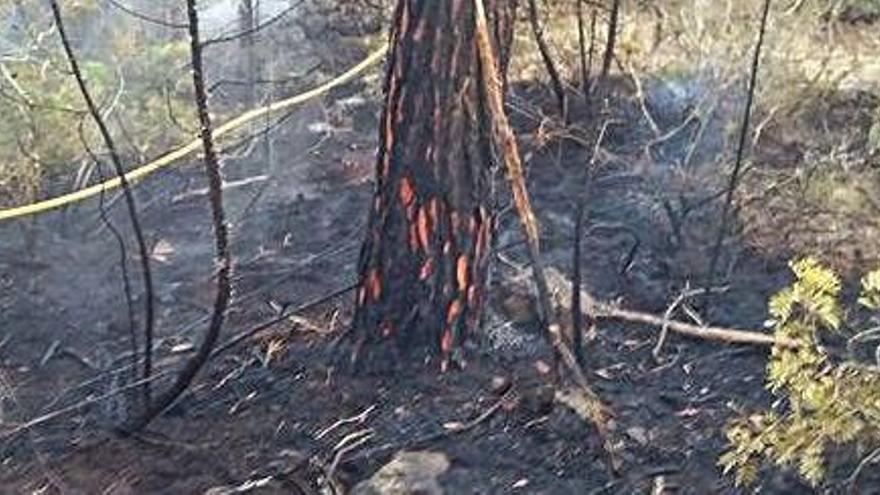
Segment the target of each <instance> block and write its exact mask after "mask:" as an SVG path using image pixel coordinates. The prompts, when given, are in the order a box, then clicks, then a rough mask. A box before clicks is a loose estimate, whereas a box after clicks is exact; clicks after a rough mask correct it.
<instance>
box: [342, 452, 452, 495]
mask: <svg viewBox="0 0 880 495" xmlns="http://www.w3.org/2000/svg"><path fill="white" fill-rule="evenodd" d="M449 465H450V463H449V459H448V458H447V457H446V455H445V454H443V453H439V452H429V451H413V452H406V451H402V452H398V453H397V454H396V455H395V456H394V458H393V459H392V460H391V462H389V463H388V464H386V465H385V466H383V467H382V468H381V469H379V470H378V471H376V474H374V475H373V476H372V477H370V478H369V479H367V480H364V481H362V482H360V483H358V484H357V485H355V487H354V488H353V489H352V490H351V494H352V495H413V494H419V495H442V494H443V493H444V491H443V488H442V487H441V486H440V483H439V481H438V480H437V478H438V477H439V476H440V475H442V474H443V473H445V472H446V471H448V470H449Z"/></svg>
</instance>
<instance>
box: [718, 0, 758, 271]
mask: <svg viewBox="0 0 880 495" xmlns="http://www.w3.org/2000/svg"><path fill="white" fill-rule="evenodd" d="M769 16H770V0H764V10H763V12H762V13H761V26H760V28H759V29H758V41H757V43H756V44H755V53H754V55H753V57H752V67H751V74H750V75H749V89H748V94H747V95H746V107H745V109H744V110H743V120H742V125H741V126H740V130H739V144H738V145H737V148H736V162H735V163H734V165H733V172H731V174H730V181H729V183H728V185H727V193H726V196H725V198H724V206H723V208H722V210H721V225H720V226H719V227H718V236H717V237H716V238H715V245H714V246H713V247H712V256H711V258H709V269H708V273H707V275H706V279H707V280H706V282H707V283H706V287H712V285H713V284H714V282H715V280H714V279H715V270H716V268H717V265H718V258H719V256H720V255H721V246H722V244H723V243H724V237H725V236H726V235H727V227H728V225H727V224H728V223H729V222H730V208H731V206H732V204H733V196H734V194H735V193H736V186H737V185H738V184H739V179H740V172H741V171H742V163H743V156H744V155H745V147H746V138H747V136H748V133H749V120H750V119H751V116H752V104H753V103H754V100H755V87H756V86H757V83H758V69H759V68H760V65H761V48H762V46H763V45H764V34H765V33H766V32H767V18H768V17H769Z"/></svg>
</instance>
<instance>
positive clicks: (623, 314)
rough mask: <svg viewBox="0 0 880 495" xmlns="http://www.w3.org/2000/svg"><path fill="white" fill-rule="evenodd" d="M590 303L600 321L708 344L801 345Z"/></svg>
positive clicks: (764, 334) (784, 339)
mask: <svg viewBox="0 0 880 495" xmlns="http://www.w3.org/2000/svg"><path fill="white" fill-rule="evenodd" d="M584 298H585V299H586V300H587V303H586V305H587V307H588V309H587V311H588V312H589V313H590V314H591V315H593V317H594V318H597V319H606V320H622V321H626V322H630V323H640V324H644V325H650V326H654V327H660V328H662V327H663V326H664V325H666V326H667V327H668V329H669V330H672V331H673V332H676V333H680V334H682V335H687V336H689V337H696V338H699V339H705V340H716V341H720V342H727V343H729V344H752V345H766V346H781V347H785V348H788V349H797V348H798V347H800V343H799V342H798V341H796V340H794V339H788V338H785V337H776V336H773V335H770V334H766V333H763V332H756V331H752V330H739V329H735V328H725V327H715V326H700V325H694V324H691V323H685V322H682V321H676V320H667V319H665V318H663V317H662V316H657V315H654V314H650V313H643V312H640V311H633V310H628V309H623V308H618V307H616V306H613V305H611V304H608V303H603V302H599V301H596V300H595V299H593V298H592V297H590V296H585V297H584Z"/></svg>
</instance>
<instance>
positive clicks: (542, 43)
mask: <svg viewBox="0 0 880 495" xmlns="http://www.w3.org/2000/svg"><path fill="white" fill-rule="evenodd" d="M529 23H530V24H531V26H532V34H533V35H534V36H535V43H537V45H538V52H539V53H540V54H541V60H543V61H544V67H545V68H546V69H547V75H548V76H549V77H550V84H551V85H552V86H553V92H554V93H555V94H556V104H557V105H558V106H559V114H560V115H561V116H562V118H563V120H567V119H568V101H567V100H566V96H565V87H564V86H563V85H562V77H560V75H559V70H558V69H557V68H556V64H555V63H554V62H553V57H551V56H550V46H548V45H547V40H546V39H544V28H543V27H542V26H541V21H540V20H539V19H538V6H537V4H536V3H535V0H529Z"/></svg>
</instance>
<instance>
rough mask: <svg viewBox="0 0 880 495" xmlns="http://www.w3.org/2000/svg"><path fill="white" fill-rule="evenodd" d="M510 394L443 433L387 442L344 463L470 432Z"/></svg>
mask: <svg viewBox="0 0 880 495" xmlns="http://www.w3.org/2000/svg"><path fill="white" fill-rule="evenodd" d="M512 394H513V388H512V387H511V389H509V390H508V391H507V392H506V393H505V394H504V395H503V396H502V397H501V398H499V399H498V400H497V401H495V403H493V404H492V405H491V406H489V407H488V408H487V409H486V410H485V411H483V412H482V413H480V415H479V416H477V417H476V418H474V419H472V420H470V421H468V422H466V423H456V424H455V425H454V426H453V427H451V428H445V429H444V430H443V431H439V432H435V433H428V434H425V435H422V436H420V437H416V438H414V439H412V440H409V441H407V442H402V443H394V442H388V443H385V444H382V445H379V446H377V447H373V448H372V449H369V450H366V451H364V452H361V453H359V454H357V455H355V456H352V457H349V458H348V459H345V461H344V462H354V461H357V460H360V459H368V458H371V457H374V456H376V455H378V454H382V453H385V452H393V451H398V450H407V449H413V448H415V447H418V446H421V445H424V444H426V443H430V442H436V441H437V440H441V439H444V438H448V437H451V436H454V435H460V434H462V433H465V432H467V431H470V430H472V429H474V428H476V427H477V426H479V425H481V424H483V423H485V422H486V421H488V420H489V419H490V418H491V417H492V416H494V415H495V413H497V412H498V411H499V410H500V409H501V407H502V406H503V405H504V404H505V403H506V402H507V401H508V400H509V399H510V397H511V396H512Z"/></svg>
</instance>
